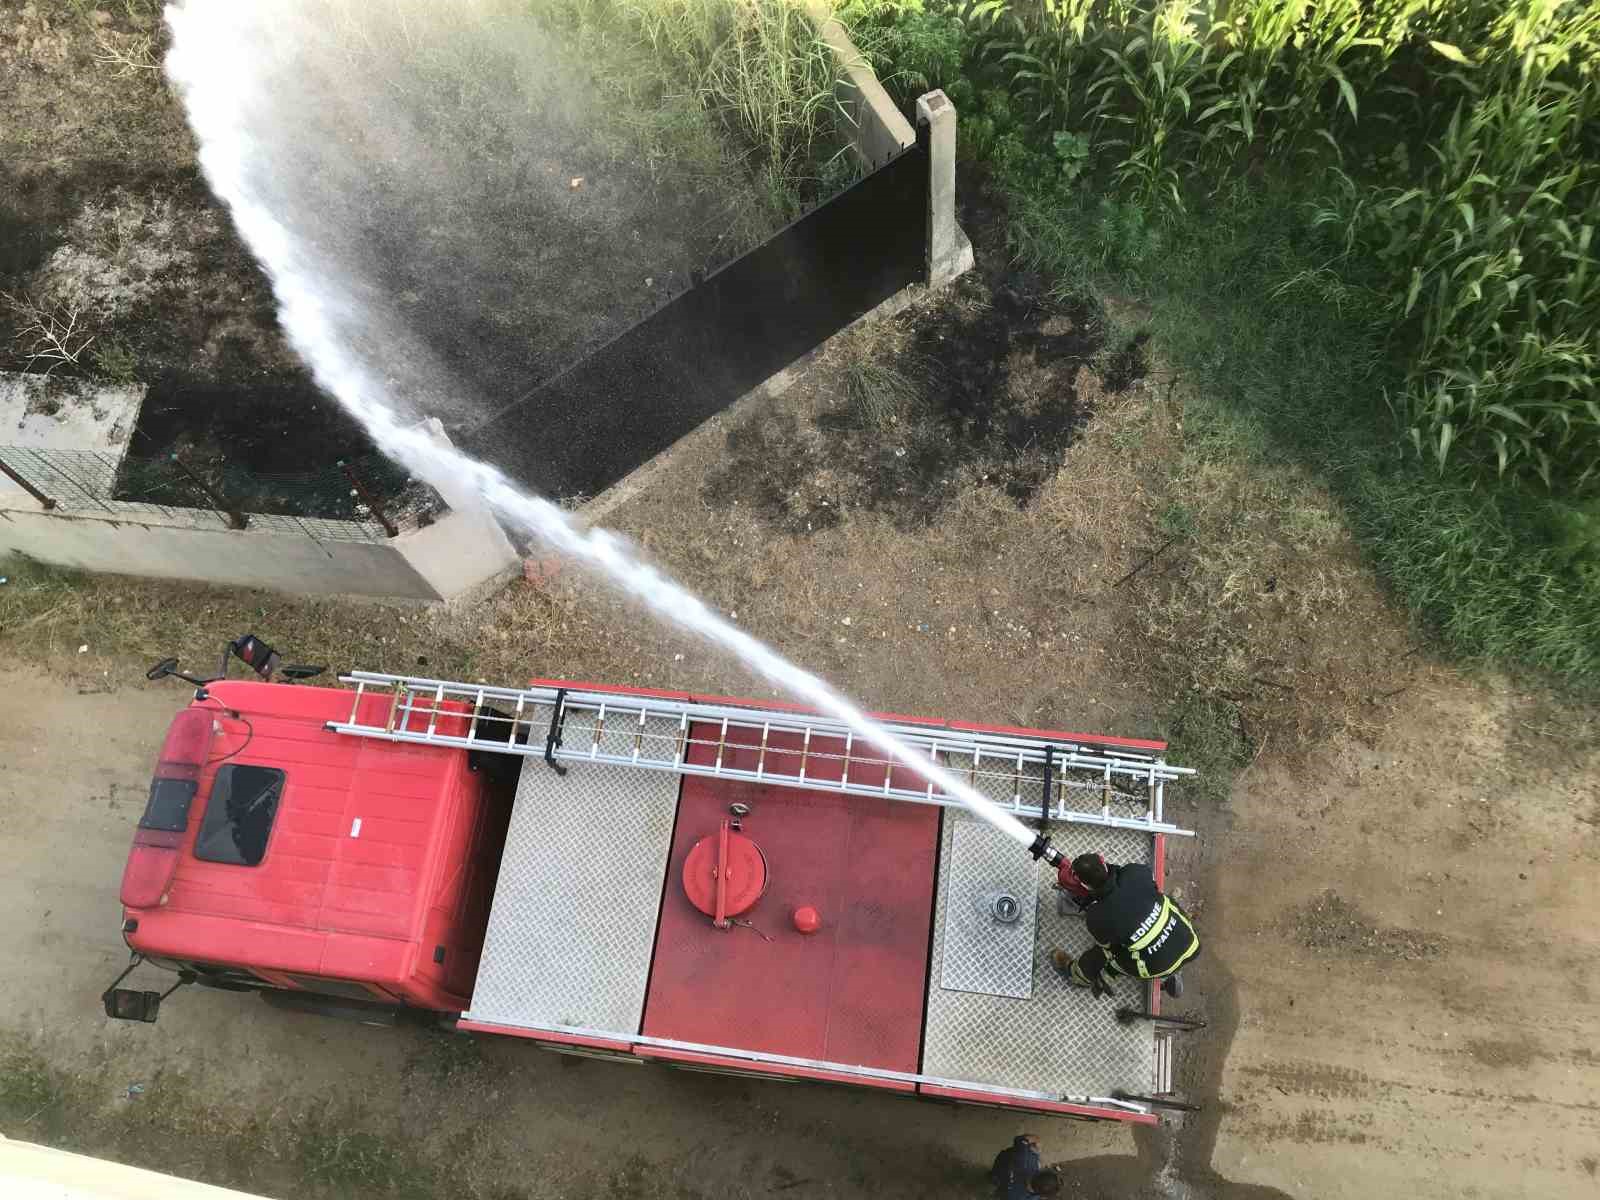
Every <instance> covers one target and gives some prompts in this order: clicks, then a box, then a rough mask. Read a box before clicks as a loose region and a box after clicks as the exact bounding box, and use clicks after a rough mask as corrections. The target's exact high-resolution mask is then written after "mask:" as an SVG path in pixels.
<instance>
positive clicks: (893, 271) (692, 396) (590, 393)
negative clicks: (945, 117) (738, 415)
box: [457, 143, 928, 496]
mask: <svg viewBox="0 0 1600 1200" xmlns="http://www.w3.org/2000/svg"><path fill="white" fill-rule="evenodd" d="M927 192H928V153H927V150H926V148H925V147H924V146H922V145H921V144H920V143H919V144H917V145H914V146H912V147H910V148H909V149H907V150H906V151H904V152H903V153H902V154H900V155H899V156H898V157H896V158H894V159H892V160H890V161H889V162H888V163H887V164H886V165H884V166H883V167H880V168H879V169H878V170H876V171H874V172H872V173H871V174H870V175H867V176H866V177H865V178H863V179H861V180H859V181H858V182H856V183H855V184H853V185H851V187H849V188H848V189H846V190H845V191H843V192H841V193H840V194H839V195H838V196H835V197H834V198H833V199H832V200H829V201H828V202H827V203H825V204H822V205H820V206H818V207H817V208H815V209H813V210H812V211H811V212H810V213H808V214H806V215H805V216H803V217H801V218H800V219H799V220H798V221H795V222H794V223H793V224H792V225H790V226H789V227H788V228H787V229H785V230H783V231H782V232H780V233H778V234H777V235H775V236H774V237H772V238H771V239H769V240H768V241H766V242H765V243H763V244H762V245H760V246H758V247H757V248H756V249H754V250H752V251H750V252H749V253H748V254H746V255H744V256H743V257H741V258H738V259H735V260H734V261H733V262H731V263H729V264H728V265H726V266H724V267H722V268H720V269H719V270H717V271H716V272H715V273H714V274H711V275H710V276H708V277H707V278H706V279H704V280H703V281H702V282H700V283H698V284H697V285H696V286H694V287H692V288H690V289H689V290H688V291H686V292H683V293H682V294H680V295H679V296H677V297H676V298H674V299H673V300H671V301H669V302H668V303H667V304H665V305H664V306H662V307H661V308H659V309H657V310H656V311H655V312H654V313H652V314H651V315H650V316H648V317H646V318H645V319H644V320H643V321H641V322H640V323H639V324H637V325H635V326H634V327H633V328H631V329H629V330H628V331H627V332H626V333H623V334H621V335H620V336H618V337H617V338H616V339H614V340H613V341H612V342H610V343H609V344H607V345H606V346H603V347H602V348H601V349H599V350H597V351H595V352H594V353H593V354H591V355H590V356H589V357H587V358H586V359H584V360H583V361H582V362H580V363H578V364H577V365H575V366H573V367H572V368H570V369H569V370H567V371H566V372H564V373H563V374H561V375H559V376H557V377H556V378H555V379H553V380H550V381H549V382H547V383H544V384H542V385H541V386H540V387H538V388H537V389H536V390H534V391H532V392H530V393H529V394H528V395H526V396H523V397H521V398H520V399H518V400H516V401H515V402H513V403H512V404H511V405H509V406H508V407H506V408H505V409H502V410H501V411H500V412H499V413H497V414H496V415H495V416H494V417H492V418H490V419H489V420H488V421H485V422H484V423H483V424H481V425H479V426H478V427H477V428H475V429H473V430H471V431H469V432H467V433H465V434H463V435H460V436H458V437H457V441H458V443H460V444H461V446H462V448H463V449H465V450H466V451H467V452H468V453H470V454H473V455H476V456H477V457H480V458H483V459H485V460H487V461H489V462H491V463H493V464H495V465H496V466H498V467H500V468H501V469H502V470H504V471H505V472H506V473H507V474H508V475H510V476H511V477H512V478H513V479H515V480H517V481H519V482H521V483H522V484H524V485H526V486H528V487H531V488H533V489H534V490H536V491H538V492H541V493H543V494H545V495H551V496H592V495H595V494H597V493H598V492H600V491H602V490H604V489H605V488H606V487H608V486H610V485H611V484H613V483H615V482H616V481H617V480H619V479H621V478H622V477H623V476H625V475H627V474H628V473H629V472H630V471H632V470H633V469H634V468H636V467H638V466H640V465H641V464H643V463H645V462H647V461H648V460H649V459H650V458H652V457H653V456H654V455H656V454H658V453H660V452H661V451H662V450H665V449H666V448H667V447H668V446H670V445H672V443H673V442H675V441H677V439H678V438H680V437H682V436H683V435H684V434H686V433H688V432H689V431H690V430H692V429H694V428H695V427H696V426H698V425H700V424H701V423H702V422H703V421H705V420H706V418H708V417H710V416H712V415H713V414H715V413H717V412H719V411H721V410H722V409H723V408H725V407H727V406H728V405H729V404H731V403H732V402H733V401H735V400H737V399H738V398H739V397H740V396H742V395H744V394H745V393H746V392H748V391H750V390H751V389H752V388H754V387H756V386H758V385H759V384H761V383H762V382H763V381H765V380H766V379H768V378H770V377H771V376H772V375H773V374H775V373H776V372H778V371H780V370H782V369H783V368H784V367H786V366H788V365H789V364H791V363H793V362H794V361H795V360H796V359H797V358H799V357H800V356H801V355H803V354H805V353H806V352H807V351H809V350H811V349H812V348H814V347H815V346H817V345H819V344H820V343H821V342H823V341H825V340H826V339H827V338H829V337H831V336H832V335H833V334H835V333H837V332H838V331H839V330H840V329H842V328H844V327H845V326H846V325H848V324H849V323H850V322H851V321H854V320H855V319H856V318H858V317H860V316H862V315H863V314H865V313H867V312H870V311H871V310H872V309H873V308H875V307H876V306H877V305H879V304H881V303H882V302H883V301H885V300H887V299H888V298H889V297H890V296H893V295H894V294H895V293H896V292H898V291H900V290H901V289H902V288H905V287H906V286H907V285H909V284H912V283H915V282H917V281H919V280H921V279H922V278H923V277H924V274H925V254H926V245H927V232H926V214H927Z"/></svg>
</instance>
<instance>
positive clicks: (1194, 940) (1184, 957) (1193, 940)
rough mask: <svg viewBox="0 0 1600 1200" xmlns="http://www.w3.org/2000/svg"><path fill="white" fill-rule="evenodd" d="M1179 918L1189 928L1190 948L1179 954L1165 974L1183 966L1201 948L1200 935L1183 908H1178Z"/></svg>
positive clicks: (1169, 973)
mask: <svg viewBox="0 0 1600 1200" xmlns="http://www.w3.org/2000/svg"><path fill="white" fill-rule="evenodd" d="M1178 919H1179V920H1180V921H1182V922H1183V923H1184V926H1185V927H1186V928H1187V929H1188V930H1189V948H1188V949H1187V950H1185V951H1184V952H1183V953H1182V954H1180V955H1179V956H1178V961H1177V962H1175V963H1173V964H1172V965H1171V966H1170V967H1168V968H1167V969H1166V971H1165V972H1163V974H1166V975H1171V974H1173V973H1174V972H1175V971H1177V969H1178V968H1179V967H1181V966H1183V964H1184V963H1186V962H1188V961H1189V960H1190V959H1191V958H1193V957H1194V956H1195V952H1196V951H1197V950H1199V949H1200V935H1199V934H1197V933H1196V932H1195V931H1194V925H1193V924H1192V923H1191V922H1190V920H1189V918H1188V917H1186V916H1184V915H1183V909H1181V908H1180V909H1179V910H1178Z"/></svg>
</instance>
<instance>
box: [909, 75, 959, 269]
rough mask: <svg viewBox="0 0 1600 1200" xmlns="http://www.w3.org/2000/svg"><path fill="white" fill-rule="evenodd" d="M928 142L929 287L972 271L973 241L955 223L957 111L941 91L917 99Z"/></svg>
mask: <svg viewBox="0 0 1600 1200" xmlns="http://www.w3.org/2000/svg"><path fill="white" fill-rule="evenodd" d="M917 126H918V128H919V129H920V128H922V127H923V126H926V127H927V139H928V286H929V287H930V288H935V287H939V286H941V285H942V284H946V283H949V282H950V281H951V280H952V279H954V278H956V276H958V275H963V274H965V273H966V272H967V271H970V270H971V269H972V242H971V241H970V240H969V239H968V238H967V235H966V234H965V233H964V232H962V229H961V226H959V225H957V224H956V109H955V105H953V104H951V103H950V99H949V97H947V96H946V95H945V94H944V93H943V92H942V91H933V92H928V93H927V94H926V95H923V96H919V97H917Z"/></svg>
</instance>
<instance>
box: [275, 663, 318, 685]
mask: <svg viewBox="0 0 1600 1200" xmlns="http://www.w3.org/2000/svg"><path fill="white" fill-rule="evenodd" d="M327 669H328V668H327V665H326V664H324V665H322V666H320V667H313V666H308V665H306V664H305V663H291V664H290V665H289V666H287V667H284V668H282V669H281V670H279V672H278V674H279V675H282V676H283V677H284V678H285V679H287V680H288V681H289V682H290V683H293V682H295V681H296V680H300V679H310V678H312V677H313V676H316V675H321V674H322V673H323V672H324V671H326V670H327Z"/></svg>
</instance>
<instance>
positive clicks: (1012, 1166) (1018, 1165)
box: [989, 1137, 1039, 1200]
mask: <svg viewBox="0 0 1600 1200" xmlns="http://www.w3.org/2000/svg"><path fill="white" fill-rule="evenodd" d="M1038 1170H1039V1152H1038V1151H1037V1150H1035V1149H1034V1148H1033V1147H1032V1146H1030V1145H1029V1144H1028V1139H1027V1138H1026V1137H1018V1138H1016V1139H1015V1140H1013V1141H1012V1143H1011V1145H1009V1146H1007V1147H1006V1148H1005V1149H1004V1150H1002V1151H1000V1153H999V1154H997V1155H995V1159H994V1165H993V1166H992V1167H990V1168H989V1182H990V1183H992V1184H993V1185H994V1195H995V1200H1026V1197H1029V1196H1032V1195H1033V1192H1032V1191H1031V1190H1030V1189H1029V1187H1028V1184H1029V1182H1031V1181H1032V1179H1033V1177H1034V1175H1035V1173H1036V1172H1037V1171H1038Z"/></svg>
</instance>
